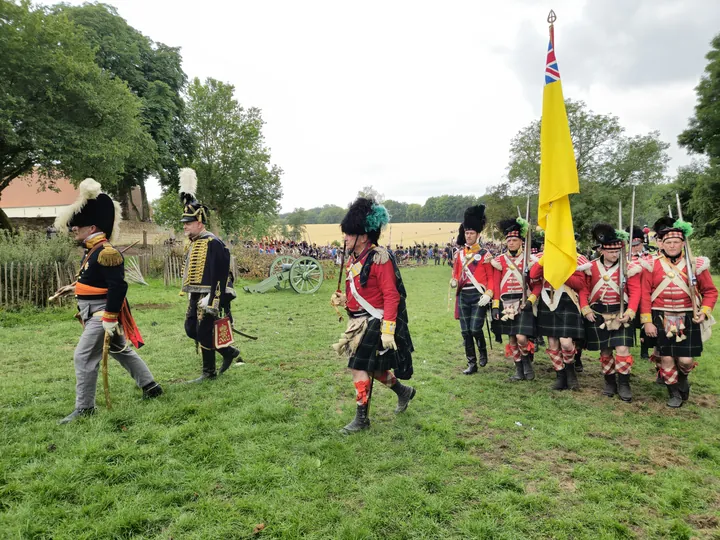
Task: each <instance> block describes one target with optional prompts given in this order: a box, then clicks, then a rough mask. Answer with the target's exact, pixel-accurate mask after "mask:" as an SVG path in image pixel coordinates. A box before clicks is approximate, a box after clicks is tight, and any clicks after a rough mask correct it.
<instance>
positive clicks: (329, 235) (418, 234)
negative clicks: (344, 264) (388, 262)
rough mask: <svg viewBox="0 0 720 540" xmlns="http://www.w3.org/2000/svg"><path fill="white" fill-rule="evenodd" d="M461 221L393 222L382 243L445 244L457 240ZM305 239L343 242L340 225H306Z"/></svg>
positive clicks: (317, 242)
mask: <svg viewBox="0 0 720 540" xmlns="http://www.w3.org/2000/svg"><path fill="white" fill-rule="evenodd" d="M458 226H459V223H440V222H438V223H391V224H390V225H388V226H387V227H385V229H384V230H383V233H382V236H381V237H380V243H381V244H383V245H386V244H392V246H395V245H396V244H399V245H403V246H414V245H415V244H416V243H418V244H422V243H423V242H424V243H425V244H439V245H445V244H446V243H448V242H453V243H454V242H455V239H456V238H457V232H458ZM305 229H306V232H305V234H304V235H303V240H306V241H308V242H311V243H313V242H314V243H316V244H318V245H327V244H329V243H331V242H332V241H333V240H337V241H338V242H341V243H342V234H341V233H340V225H318V224H314V225H305Z"/></svg>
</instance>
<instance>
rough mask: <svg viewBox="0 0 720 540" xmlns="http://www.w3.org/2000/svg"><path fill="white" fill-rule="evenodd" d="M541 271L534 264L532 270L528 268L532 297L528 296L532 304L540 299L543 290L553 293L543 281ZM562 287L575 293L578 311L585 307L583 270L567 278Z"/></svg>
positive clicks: (540, 268)
mask: <svg viewBox="0 0 720 540" xmlns="http://www.w3.org/2000/svg"><path fill="white" fill-rule="evenodd" d="M543 270H544V269H543V267H542V266H541V265H540V264H534V265H533V266H532V268H530V280H531V283H532V295H531V296H530V299H531V300H532V301H533V302H534V301H536V299H537V298H539V297H540V295H541V294H542V291H543V289H545V290H547V291H554V289H553V287H552V285H550V284H549V283H548V282H547V281H545V278H544V274H543ZM564 285H565V287H567V288H570V289H572V290H573V291H575V293H577V295H578V300H579V303H580V309H582V308H584V307H585V306H587V296H588V295H587V292H586V291H585V288H586V286H587V283H586V281H585V274H584V269H583V270H576V271H575V272H574V273H573V274H572V275H571V276H570V277H569V278H567V280H566V281H565V283H564Z"/></svg>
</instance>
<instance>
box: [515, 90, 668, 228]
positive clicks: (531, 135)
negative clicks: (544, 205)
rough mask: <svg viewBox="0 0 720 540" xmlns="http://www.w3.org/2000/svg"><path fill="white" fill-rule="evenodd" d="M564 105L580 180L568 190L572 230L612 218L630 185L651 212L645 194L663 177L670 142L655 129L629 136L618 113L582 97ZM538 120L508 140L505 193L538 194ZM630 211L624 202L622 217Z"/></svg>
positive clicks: (642, 207) (640, 206)
mask: <svg viewBox="0 0 720 540" xmlns="http://www.w3.org/2000/svg"><path fill="white" fill-rule="evenodd" d="M565 106H566V108H567V113H568V122H569V124H570V134H571V136H572V140H573V146H574V148H575V162H576V164H577V169H578V177H579V180H580V193H579V194H578V195H573V196H571V202H572V208H573V220H574V221H575V228H576V230H578V231H579V232H580V233H581V234H582V235H587V234H589V232H590V228H591V227H592V225H593V224H594V223H595V222H597V221H602V220H605V221H607V220H611V221H613V222H614V221H615V220H616V218H615V219H613V217H612V216H617V204H618V200H619V199H622V200H624V201H628V200H629V199H630V193H631V191H632V187H633V186H636V187H637V192H638V197H637V201H638V202H637V204H638V209H636V212H637V213H638V215H640V213H642V212H646V213H651V210H650V209H649V208H648V204H649V200H650V196H649V195H650V193H651V191H652V189H653V186H654V185H655V184H657V183H663V182H665V181H666V180H665V172H666V169H667V164H668V161H669V159H670V158H669V156H668V154H667V149H668V147H669V144H668V143H666V142H664V141H662V140H660V136H659V133H658V132H655V131H654V132H651V133H647V134H645V135H635V136H628V135H626V134H625V128H623V127H622V126H621V125H620V121H619V120H618V118H617V117H616V116H611V115H601V114H596V113H594V112H592V111H590V110H588V108H587V105H585V103H583V102H582V101H572V100H566V102H565ZM540 122H541V121H540V120H536V121H534V122H532V123H531V124H530V125H528V126H527V127H525V128H523V129H522V130H520V131H519V132H518V134H517V135H515V137H514V138H513V139H512V141H511V143H510V163H509V165H508V182H507V184H508V186H507V187H508V194H509V195H527V194H531V195H537V192H538V183H539V179H540ZM625 206H626V207H627V206H628V205H625ZM629 214H630V209H629V208H627V215H626V216H624V217H625V219H624V222H627V220H628V218H629Z"/></svg>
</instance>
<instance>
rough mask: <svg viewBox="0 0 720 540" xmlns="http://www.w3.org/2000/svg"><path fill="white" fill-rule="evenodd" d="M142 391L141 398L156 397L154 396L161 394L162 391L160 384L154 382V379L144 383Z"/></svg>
mask: <svg viewBox="0 0 720 540" xmlns="http://www.w3.org/2000/svg"><path fill="white" fill-rule="evenodd" d="M142 391H143V396H142V397H143V399H152V398H156V397H158V396H161V395H162V393H163V389H162V386H160V385H159V384H158V383H156V382H155V381H153V382H151V383H148V384H146V385H145V386H143V389H142Z"/></svg>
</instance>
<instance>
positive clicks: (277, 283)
mask: <svg viewBox="0 0 720 540" xmlns="http://www.w3.org/2000/svg"><path fill="white" fill-rule="evenodd" d="M323 279H324V274H323V269H322V266H320V263H319V262H318V261H317V260H316V259H313V258H312V257H300V258H299V259H294V258H293V257H290V256H289V255H282V256H280V257H278V258H277V259H275V260H274V261H273V263H272V264H271V265H270V272H269V275H268V277H267V279H264V280H263V281H261V282H260V283H258V284H257V285H255V286H252V287H250V286H245V287H243V290H244V291H245V292H248V293H265V292H267V291H269V290H270V289H273V288H275V289H277V290H279V291H280V290H282V289H287V288H288V287H290V288H292V289H293V290H294V291H295V292H296V293H299V294H312V293H314V292H316V291H317V290H318V289H319V288H320V285H322V282H323Z"/></svg>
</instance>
